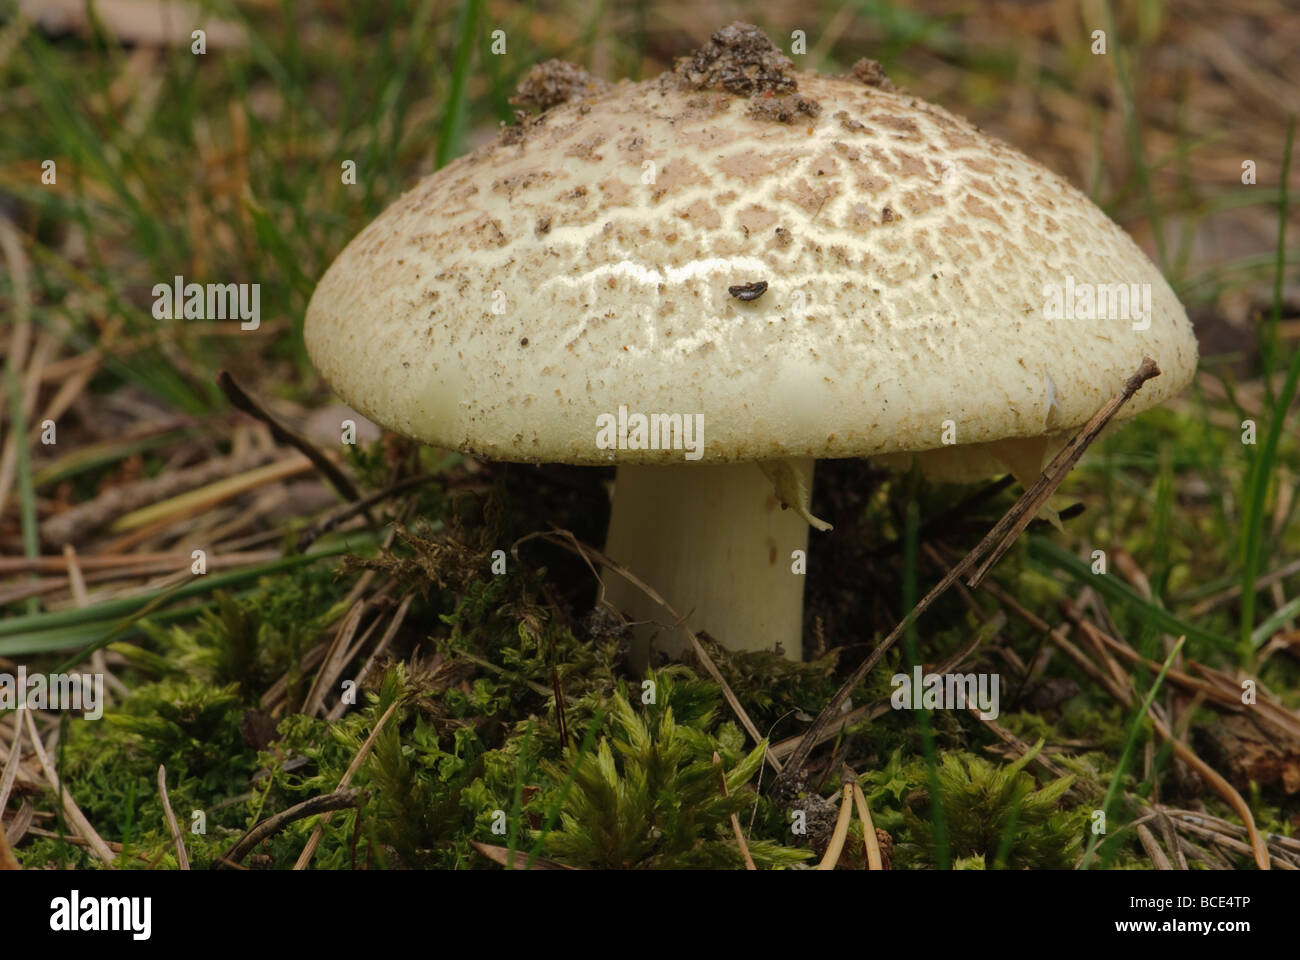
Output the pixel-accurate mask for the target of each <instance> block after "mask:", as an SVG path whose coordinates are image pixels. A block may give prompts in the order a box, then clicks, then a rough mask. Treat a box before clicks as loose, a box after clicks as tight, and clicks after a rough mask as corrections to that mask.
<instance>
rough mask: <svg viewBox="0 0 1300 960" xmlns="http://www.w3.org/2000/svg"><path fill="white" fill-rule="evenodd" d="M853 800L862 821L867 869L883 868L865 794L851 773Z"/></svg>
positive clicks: (874, 826)
mask: <svg viewBox="0 0 1300 960" xmlns="http://www.w3.org/2000/svg"><path fill="white" fill-rule="evenodd" d="M853 802H854V803H855V804H857V807H858V819H859V820H861V821H862V839H863V840H865V841H866V844H867V869H868V870H884V869H885V861H884V859H883V858H882V857H881V856H880V841H879V840H878V839H876V825H875V824H874V823H872V822H871V808H870V807H868V806H867V795H866V794H865V793H863V792H862V784H860V783H858V777H857V774H854V775H853Z"/></svg>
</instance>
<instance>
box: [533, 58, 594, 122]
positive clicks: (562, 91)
mask: <svg viewBox="0 0 1300 960" xmlns="http://www.w3.org/2000/svg"><path fill="white" fill-rule="evenodd" d="M608 86H609V84H608V83H606V82H605V81H604V80H601V79H600V78H599V77H593V76H592V75H591V74H589V73H588V72H587V71H586V70H584V69H582V67H580V66H578V65H577V64H576V63H569V62H568V61H567V60H547V61H546V62H545V63H539V64H536V65H535V66H534V67H533V68H532V69H531V70H529V71H528V73H527V74H526V75H525V76H524V78H523V79H522V80H520V81H519V86H518V87H516V88H515V95H514V96H513V97H511V98H510V102H511V103H512V104H514V105H515V106H517V107H536V108H537V111H538V112H539V113H545V112H546V111H547V110H549V109H551V107H554V106H557V105H559V104H561V103H564V102H565V101H567V100H572V99H574V98H575V97H579V96H583V95H590V94H593V93H600V92H601V91H603V90H605V89H606V88H607V87H608Z"/></svg>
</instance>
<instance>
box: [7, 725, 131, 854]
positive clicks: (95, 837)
mask: <svg viewBox="0 0 1300 960" xmlns="http://www.w3.org/2000/svg"><path fill="white" fill-rule="evenodd" d="M24 712H25V714H26V717H27V733H28V735H29V737H30V738H31V741H32V746H33V747H34V748H35V750H36V758H37V760H39V761H40V764H41V769H42V770H44V771H45V779H46V780H48V781H49V783H50V786H51V787H52V788H53V789H54V792H55V793H58V794H60V795H61V796H62V797H63V810H64V812H65V813H66V814H67V815H68V819H69V820H70V821H72V825H73V826H74V827H76V828H77V832H78V833H80V834H81V836H82V838H83V839H84V840H85V841H86V844H87V846H89V847H90V849H91V850H93V851H94V852H95V856H97V857H99V859H101V860H103V861H104V864H105V866H107V867H108V868H109V869H110V870H116V869H117V865H116V864H115V863H114V862H113V852H112V851H111V850H109V849H108V844H106V843H104V838H103V837H101V836H100V835H99V833H98V832H96V830H95V828H94V827H92V826H91V825H90V821H89V820H87V819H86V815H85V814H84V813H82V812H81V808H80V807H78V806H77V803H76V801H75V800H73V799H72V794H70V793H69V792H68V791H67V789H66V788H65V787H64V786H63V785H62V784H61V783H60V782H59V775H58V774H57V773H55V772H54V766H53V765H52V764H51V763H50V758H49V757H48V756H47V755H46V753H45V747H43V746H42V745H41V736H40V734H39V733H38V732H37V730H36V721H35V720H33V719H32V711H30V710H27V711H24Z"/></svg>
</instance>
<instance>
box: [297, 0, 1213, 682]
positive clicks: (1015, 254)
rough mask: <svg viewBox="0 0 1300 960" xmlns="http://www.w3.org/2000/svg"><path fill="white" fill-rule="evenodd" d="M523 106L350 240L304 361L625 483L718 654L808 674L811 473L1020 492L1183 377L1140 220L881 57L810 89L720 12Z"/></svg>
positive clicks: (351, 391)
mask: <svg viewBox="0 0 1300 960" xmlns="http://www.w3.org/2000/svg"><path fill="white" fill-rule="evenodd" d="M520 89H521V97H520V100H519V102H521V103H525V104H531V105H533V106H539V107H541V108H542V111H541V112H540V113H537V114H533V115H527V114H524V113H522V112H521V113H520V114H519V122H518V123H517V124H516V125H514V126H511V127H508V128H506V129H504V130H503V131H502V132H501V134H500V135H499V136H498V137H497V138H496V139H495V140H494V141H492V142H491V143H489V144H487V145H485V146H483V147H480V148H479V149H477V150H475V151H474V152H472V153H470V154H468V155H467V156H464V157H461V158H460V159H458V160H456V161H454V162H452V163H451V164H449V165H447V166H446V167H445V168H443V169H442V170H439V171H438V172H436V173H434V174H432V175H430V176H428V177H426V178H424V179H423V180H422V181H420V182H419V183H418V184H417V185H416V186H415V188H414V189H413V190H411V191H410V192H408V193H406V194H404V195H403V196H402V197H401V198H400V199H399V200H398V201H397V202H396V203H394V204H393V205H392V206H391V207H389V208H388V209H387V210H386V211H385V212H384V213H383V214H382V215H381V216H380V217H379V218H378V219H376V220H375V221H374V222H373V223H371V224H370V225H369V226H368V227H366V228H365V229H364V230H363V231H362V232H361V233H360V234H359V235H357V237H356V238H355V239H353V241H352V242H351V243H350V244H349V245H348V246H347V248H346V249H345V250H344V251H343V252H342V254H340V255H339V257H338V259H337V260H336V261H335V262H334V264H333V265H332V266H331V267H330V268H329V270H328V271H327V272H326V274H325V276H324V277H323V278H322V280H321V281H320V284H319V286H318V287H317V288H316V292H315V295H314V296H313V297H312V300H311V304H310V306H309V307H308V311H307V317H306V323H305V338H306V344H307V349H308V352H309V354H310V356H311V358H312V360H313V362H314V363H315V365H316V367H317V369H318V370H319V371H320V372H321V374H322V375H323V376H324V378H325V379H326V380H327V381H328V382H329V383H330V384H331V385H332V386H333V388H334V389H335V390H336V391H337V392H338V393H339V394H340V395H341V396H342V397H343V398H344V399H346V400H347V401H348V402H349V403H350V404H352V405H353V406H354V407H355V408H356V409H358V410H359V411H361V412H362V413H364V414H365V415H366V416H368V417H370V418H371V419H373V420H375V421H376V422H378V423H381V424H383V425H385V426H387V427H389V428H391V429H393V430H395V431H398V432H400V433H402V434H405V435H407V436H410V437H414V438H417V439H419V440H422V441H425V442H427V443H430V444H434V445H438V446H443V447H453V448H457V449H460V450H463V451H466V452H468V453H471V454H474V455H476V456H480V457H484V458H488V459H496V460H507V461H516V462H532V463H544V462H563V463H569V464H591V465H598V464H616V465H617V467H618V470H617V476H616V480H615V483H614V497H613V506H612V515H611V520H610V528H609V535H608V541H607V545H606V550H607V554H608V555H609V556H610V557H611V558H612V559H614V560H616V561H618V562H620V563H621V564H623V565H625V566H626V567H627V568H628V569H630V570H631V571H632V572H633V573H635V574H636V576H637V577H639V578H640V579H641V580H642V581H644V582H645V583H646V584H648V585H649V586H651V587H653V588H654V589H655V590H656V591H658V592H659V593H660V594H661V595H662V596H663V597H664V598H665V599H666V600H667V601H668V602H669V603H670V604H671V605H672V607H673V608H674V609H675V610H677V611H679V612H680V613H681V614H682V615H684V616H686V617H687V621H686V622H687V623H688V624H689V625H690V626H691V627H692V628H693V629H695V630H697V631H698V630H707V631H708V632H709V633H710V634H711V635H712V636H713V637H714V638H715V639H717V640H718V641H719V642H721V643H722V644H723V645H724V646H726V647H728V648H731V649H746V650H749V649H767V650H773V649H779V650H782V651H783V652H784V653H785V655H786V656H788V657H791V658H799V657H800V656H801V651H802V643H801V634H802V609H801V605H802V597H803V581H804V577H803V576H801V575H800V574H801V572H802V570H801V567H800V562H799V561H800V556H801V555H800V553H799V551H804V550H806V548H807V541H808V527H809V525H812V526H813V527H816V528H818V529H822V528H825V527H826V526H827V525H826V524H824V523H823V522H821V521H820V520H818V519H817V518H815V517H813V516H812V515H811V514H810V512H809V510H810V507H809V493H810V491H811V489H812V483H813V463H814V460H815V459H817V458H829V457H875V458H880V460H882V461H883V462H885V463H887V464H889V465H891V466H895V467H899V468H907V467H908V466H909V465H910V464H911V463H912V461H913V460H915V461H916V463H917V465H918V466H919V467H920V469H921V470H922V471H923V472H924V473H925V474H927V475H928V476H930V477H933V478H937V479H941V480H949V481H972V480H976V479H979V478H982V477H987V476H990V475H993V474H997V473H1001V472H1005V471H1006V470H1010V471H1011V472H1013V473H1014V474H1015V475H1016V476H1017V477H1018V478H1020V479H1021V480H1022V481H1023V482H1029V481H1031V480H1032V479H1033V478H1034V477H1035V476H1036V475H1037V474H1038V473H1039V472H1040V470H1041V469H1042V467H1043V465H1044V464H1045V463H1046V462H1047V461H1048V459H1049V458H1050V457H1051V456H1052V455H1053V454H1054V453H1055V452H1056V451H1057V450H1058V449H1059V448H1060V447H1061V446H1062V445H1063V444H1064V442H1065V441H1066V440H1067V439H1068V437H1069V436H1070V435H1071V433H1072V432H1073V431H1074V430H1075V429H1076V428H1077V427H1078V426H1080V425H1082V424H1083V423H1084V422H1086V421H1087V420H1088V418H1089V417H1090V416H1091V415H1092V414H1093V412H1094V411H1095V410H1096V409H1097V408H1098V407H1099V406H1100V405H1101V404H1102V403H1103V402H1104V401H1105V400H1106V399H1108V398H1109V397H1110V396H1111V395H1113V394H1114V393H1116V392H1117V391H1118V390H1119V388H1120V387H1121V386H1122V384H1123V383H1124V380H1125V378H1126V377H1127V376H1128V375H1129V374H1131V373H1132V371H1133V370H1134V369H1135V368H1136V367H1137V365H1138V362H1139V361H1140V360H1141V358H1142V357H1143V356H1144V355H1149V356H1151V357H1153V358H1155V359H1156V361H1157V362H1158V363H1159V365H1160V368H1161V370H1162V371H1163V375H1162V376H1160V377H1159V378H1158V379H1156V380H1155V381H1153V382H1152V383H1151V384H1149V385H1148V386H1147V387H1146V388H1144V389H1143V390H1142V391H1141V392H1140V394H1138V395H1137V396H1136V397H1135V398H1134V400H1133V401H1132V402H1131V403H1130V404H1129V405H1128V406H1127V407H1126V408H1125V409H1124V411H1123V415H1124V416H1132V415H1133V414H1136V413H1138V412H1140V411H1141V410H1143V409H1146V408H1148V407H1151V406H1153V405H1155V404H1158V403H1161V402H1163V401H1164V400H1166V399H1167V398H1169V397H1170V396H1172V395H1174V394H1175V393H1177V392H1178V391H1179V390H1181V389H1182V388H1183V386H1184V385H1185V384H1186V383H1187V382H1188V380H1189V379H1190V378H1191V376H1192V373H1193V371H1194V369H1195V366H1196V341H1195V338H1194V336H1193V332H1192V328H1191V325H1190V323H1189V322H1188V320H1187V316H1186V314H1185V313H1184V311H1183V308H1182V306H1181V305H1180V304H1179V302H1178V300H1177V298H1176V297H1175V295H1174V293H1173V292H1172V291H1171V290H1170V288H1169V286H1168V284H1167V283H1166V282H1165V281H1164V279H1163V278H1162V277H1161V275H1160V273H1159V271H1158V270H1157V269H1156V268H1155V267H1154V266H1153V265H1152V263H1151V262H1150V260H1148V259H1147V257H1146V256H1145V255H1144V254H1143V253H1142V251H1141V250H1140V249H1139V247H1138V246H1137V245H1136V244H1135V243H1134V242H1133V240H1132V239H1130V238H1129V236H1128V235H1127V234H1126V233H1125V232H1124V231H1123V230H1121V229H1120V228H1119V227H1117V226H1116V225H1115V224H1114V223H1113V222H1111V221H1110V220H1109V219H1108V218H1107V217H1106V215H1105V214H1103V213H1102V212H1101V211H1100V210H1099V209H1098V208H1097V207H1096V206H1095V205H1094V204H1093V203H1091V202H1090V201H1089V200H1088V198H1087V197H1086V196H1084V195H1083V194H1082V193H1081V192H1079V191H1078V190H1077V189H1075V188H1074V187H1073V186H1071V185H1070V184H1069V183H1067V182H1066V181H1065V180H1064V179H1062V178H1061V177H1059V176H1057V175H1055V174H1053V173H1052V172H1050V171H1049V170H1047V169H1045V168H1043V167H1042V166H1040V165H1039V164H1037V163H1035V162H1034V161H1033V160H1030V159H1029V158H1028V157H1026V156H1025V155H1024V154H1022V153H1020V152H1018V151H1016V150H1014V149H1012V148H1011V147H1009V146H1007V145H1005V144H1003V143H1001V142H999V141H998V140H995V139H994V138H992V137H990V136H988V135H987V134H985V133H983V132H981V131H980V130H979V129H978V128H976V127H974V126H972V125H971V124H970V123H968V122H967V121H965V120H962V119H960V118H959V117H956V116H954V115H952V114H950V113H948V112H947V111H945V110H943V109H942V108H940V107H937V106H934V105H933V104H929V103H926V102H925V101H923V100H920V99H918V98H916V97H913V96H909V95H907V94H905V93H902V92H899V91H897V90H895V89H894V88H893V87H892V85H891V84H890V83H889V82H888V80H886V79H885V78H884V75H883V73H882V72H881V71H880V69H879V66H878V65H877V64H874V63H872V62H871V61H865V60H864V61H861V62H860V63H858V64H857V65H856V66H855V67H854V68H853V70H852V71H851V72H850V73H849V74H848V75H846V76H842V77H841V76H819V75H816V74H812V73H799V72H796V71H795V70H794V69H793V66H792V64H791V62H790V60H789V59H788V58H786V57H785V56H784V55H783V54H782V53H781V52H780V51H779V50H778V49H777V48H776V47H775V46H773V44H772V43H771V41H769V40H768V38H767V37H766V36H765V35H764V34H763V33H762V32H761V31H760V30H758V29H757V28H756V27H753V26H748V25H745V24H732V25H731V26H729V27H726V28H724V29H722V30H720V31H718V32H717V33H716V34H714V35H713V37H712V39H711V40H710V41H709V43H708V44H706V45H705V46H704V47H703V48H701V49H700V50H699V51H697V52H695V53H694V54H693V55H692V56H690V57H686V58H683V59H682V60H680V61H679V62H678V64H677V66H676V67H675V69H673V70H672V71H669V72H666V73H664V74H663V75H661V76H659V77H657V78H654V79H651V80H647V81H644V82H641V83H630V82H627V81H624V82H622V83H619V84H617V85H613V86H610V85H607V84H602V83H601V82H599V81H596V80H595V79H594V78H592V77H590V76H589V75H587V74H585V73H584V72H583V71H581V70H580V69H579V68H577V67H574V66H572V65H568V64H557V62H555V61H552V62H551V63H548V64H543V65H542V66H540V67H537V68H534V72H533V73H532V74H530V75H529V77H528V78H527V79H526V80H525V81H524V83H523V84H522V85H521V88H520ZM785 508H789V509H785ZM605 580H606V583H607V587H608V592H607V595H606V596H607V599H609V600H610V601H612V602H613V603H614V604H615V605H616V606H617V607H619V608H620V609H621V610H622V611H623V612H624V613H625V614H627V615H628V616H629V617H630V618H632V619H633V620H635V621H659V622H660V624H662V623H663V621H665V620H666V619H670V618H666V617H665V613H664V611H663V610H662V609H661V608H660V607H659V606H658V605H657V604H656V603H654V602H653V601H651V600H650V599H649V598H648V597H647V596H645V594H644V593H643V591H641V590H640V589H638V588H636V587H634V586H633V585H631V584H629V583H627V582H626V581H624V580H623V579H622V578H621V577H618V576H606V577H605ZM639 629H640V630H641V632H642V635H643V636H648V635H650V634H653V633H655V632H658V634H659V645H660V647H661V648H662V649H665V650H666V651H668V652H670V653H671V652H674V651H675V650H677V649H679V648H680V647H681V646H682V645H683V643H684V637H683V635H682V631H681V627H680V625H674V624H671V623H670V624H667V626H662V625H661V626H656V625H655V624H654V623H652V622H648V623H645V624H644V625H642V626H641V627H639Z"/></svg>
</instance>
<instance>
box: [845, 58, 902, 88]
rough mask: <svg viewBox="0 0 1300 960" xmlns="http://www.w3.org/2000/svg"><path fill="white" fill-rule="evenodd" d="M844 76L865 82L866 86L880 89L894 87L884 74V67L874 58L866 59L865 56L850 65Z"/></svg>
mask: <svg viewBox="0 0 1300 960" xmlns="http://www.w3.org/2000/svg"><path fill="white" fill-rule="evenodd" d="M846 76H848V77H849V78H851V79H853V80H857V81H858V82H859V83H863V84H866V85H867V86H868V87H878V88H879V89H881V90H893V89H894V85H893V84H892V83H890V82H889V78H888V77H887V76H885V69H884V67H882V66H881V65H880V64H879V63H877V62H876V61H875V60H868V59H867V58H866V57H863V58H862V59H861V60H859V61H858V62H857V63H855V64H854V65H853V66H852V67H850V68H849V72H848V73H847V74H846Z"/></svg>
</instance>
